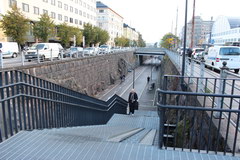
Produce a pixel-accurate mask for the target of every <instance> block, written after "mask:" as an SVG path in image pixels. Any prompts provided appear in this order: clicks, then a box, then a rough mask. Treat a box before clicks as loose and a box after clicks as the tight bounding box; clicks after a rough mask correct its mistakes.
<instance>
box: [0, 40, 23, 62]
mask: <svg viewBox="0 0 240 160" xmlns="http://www.w3.org/2000/svg"><path fill="white" fill-rule="evenodd" d="M0 52H1V53H2V54H3V57H4V58H5V57H6V58H7V57H12V58H15V57H17V56H18V53H19V48H18V44H17V42H0Z"/></svg>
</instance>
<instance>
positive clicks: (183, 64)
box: [181, 0, 188, 84]
mask: <svg viewBox="0 0 240 160" xmlns="http://www.w3.org/2000/svg"><path fill="white" fill-rule="evenodd" d="M187 6H188V0H186V4H185V24H184V41H183V57H182V77H184V72H185V52H186V41H187ZM183 80H184V78H182V80H181V81H182V84H183Z"/></svg>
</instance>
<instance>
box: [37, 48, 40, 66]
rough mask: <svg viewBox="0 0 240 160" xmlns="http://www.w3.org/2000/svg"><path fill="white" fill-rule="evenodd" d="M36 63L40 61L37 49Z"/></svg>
mask: <svg viewBox="0 0 240 160" xmlns="http://www.w3.org/2000/svg"><path fill="white" fill-rule="evenodd" d="M37 63H40V57H39V51H38V49H37Z"/></svg>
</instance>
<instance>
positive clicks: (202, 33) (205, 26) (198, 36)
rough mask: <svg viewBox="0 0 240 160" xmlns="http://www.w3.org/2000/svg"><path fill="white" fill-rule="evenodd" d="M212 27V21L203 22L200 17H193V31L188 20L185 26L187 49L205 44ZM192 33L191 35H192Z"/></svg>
mask: <svg viewBox="0 0 240 160" xmlns="http://www.w3.org/2000/svg"><path fill="white" fill-rule="evenodd" d="M212 25H213V21H203V20H202V18H201V17H200V16H195V18H194V30H193V23H192V20H190V21H189V22H188V24H187V39H186V46H187V47H192V48H194V47H197V46H202V45H203V44H206V43H208V42H206V39H207V37H209V34H210V32H211V28H212ZM192 31H193V33H192ZM183 36H184V29H183V30H182V34H181V39H182V42H183Z"/></svg>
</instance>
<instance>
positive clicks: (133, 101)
mask: <svg viewBox="0 0 240 160" xmlns="http://www.w3.org/2000/svg"><path fill="white" fill-rule="evenodd" d="M137 100H138V95H137V93H136V92H135V91H134V89H132V91H131V92H130V93H129V97H128V103H129V108H130V112H129V114H132V115H134V109H135V108H136V107H137V106H136V105H138V102H137Z"/></svg>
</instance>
